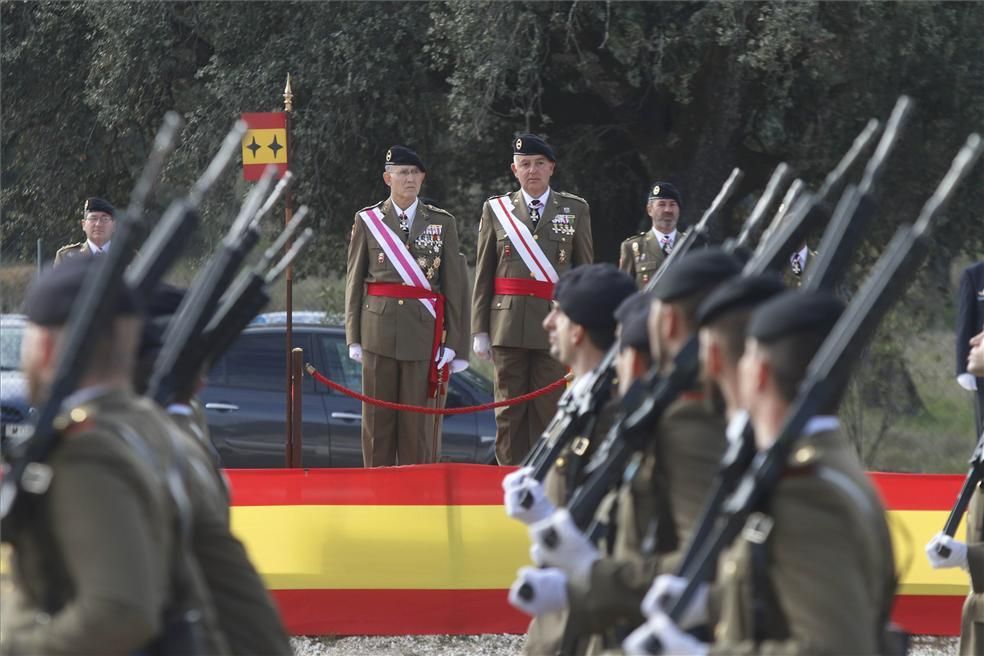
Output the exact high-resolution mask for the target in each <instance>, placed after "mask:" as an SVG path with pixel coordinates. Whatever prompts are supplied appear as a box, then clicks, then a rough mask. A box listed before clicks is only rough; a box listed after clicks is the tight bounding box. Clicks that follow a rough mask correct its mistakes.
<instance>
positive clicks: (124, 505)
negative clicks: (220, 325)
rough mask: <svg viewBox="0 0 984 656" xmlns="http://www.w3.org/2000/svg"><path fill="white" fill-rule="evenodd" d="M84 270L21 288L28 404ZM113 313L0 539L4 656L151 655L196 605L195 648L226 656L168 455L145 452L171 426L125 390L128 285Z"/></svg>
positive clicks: (39, 392) (79, 262) (43, 381)
mask: <svg viewBox="0 0 984 656" xmlns="http://www.w3.org/2000/svg"><path fill="white" fill-rule="evenodd" d="M92 261H93V260H92V259H91V258H74V259H73V260H71V261H68V262H65V263H64V264H63V265H62V266H60V267H58V268H53V269H50V270H48V271H46V272H45V273H43V274H42V275H41V276H40V277H39V278H38V280H37V281H36V282H35V284H34V285H33V286H32V287H31V289H30V290H29V291H28V293H27V296H26V299H25V303H24V313H25V314H26V315H27V320H28V323H27V327H26V330H25V334H24V340H23V345H22V362H23V370H24V372H25V374H26V376H27V379H28V387H29V391H30V397H31V400H32V402H33V403H34V404H38V403H39V402H41V401H43V400H44V397H45V396H46V395H47V390H48V389H49V388H50V386H51V385H52V383H53V376H54V374H55V368H56V362H57V359H58V357H57V356H58V352H59V349H60V348H61V346H62V344H63V340H64V338H65V335H64V331H63V327H64V326H65V324H66V322H67V320H68V316H69V313H70V311H71V308H72V305H73V303H74V301H75V300H76V299H77V298H78V295H79V292H80V290H81V287H82V283H83V282H84V280H85V278H86V275H87V273H88V272H89V271H91V269H92V267H91V266H89V265H90V264H91V263H92ZM110 312H112V315H113V319H112V321H110V322H109V323H108V325H107V327H106V328H105V329H104V330H103V331H102V332H101V333H100V334H99V335H98V337H97V338H96V339H95V340H94V341H93V342H92V343H90V344H88V345H87V348H88V349H89V350H90V354H89V362H88V364H87V365H86V369H85V371H84V372H82V374H81V378H80V382H79V386H78V389H77V390H76V391H75V392H74V393H73V394H71V395H70V396H69V397H68V398H66V399H65V402H64V405H63V410H64V414H63V415H62V417H61V418H60V419H59V420H57V421H56V426H59V430H60V431H61V432H62V439H61V440H60V441H59V442H58V443H57V445H56V446H55V449H54V451H53V453H52V454H51V455H50V457H49V458H48V460H47V461H46V464H47V465H49V466H50V468H51V472H52V476H51V481H50V485H49V487H48V489H47V491H46V493H45V494H43V495H39V496H37V497H32V498H30V499H27V500H25V502H26V503H31V504H32V508H31V511H30V514H29V515H27V516H26V519H25V520H24V523H23V525H20V526H18V527H16V529H15V530H14V531H12V532H7V533H5V534H4V536H3V539H4V540H5V541H8V542H10V543H11V545H12V546H13V567H12V577H13V589H12V590H9V591H7V593H6V594H4V595H3V598H2V600H0V607H2V612H3V619H2V621H0V626H2V632H0V633H2V636H0V651H2V653H4V654H48V653H59V654H70V653H74V654H96V653H98V654H119V655H121V656H122V655H125V654H133V653H137V652H143V651H147V652H153V651H154V650H155V649H157V644H158V642H157V641H158V640H160V639H162V638H163V637H164V633H165V631H168V630H169V629H171V628H173V625H172V624H171V621H170V620H171V618H173V615H174V613H175V611H176V610H178V609H197V610H198V611H200V612H201V628H202V630H203V637H204V644H203V645H202V646H201V648H202V649H203V650H204V651H205V652H206V653H210V654H211V653H220V654H221V653H226V651H227V646H226V643H225V640H224V638H223V636H222V634H221V632H220V631H219V629H218V627H217V625H216V623H215V613H214V609H213V607H212V605H211V601H210V599H209V596H208V593H207V592H206V591H205V589H204V585H203V583H202V580H201V573H200V571H199V570H198V566H197V563H196V562H194V560H193V558H192V557H191V556H190V555H189V554H188V553H187V551H186V550H185V549H184V548H183V547H182V546H181V545H182V543H183V537H187V536H186V535H183V534H182V533H181V532H180V531H179V529H178V528H177V527H178V526H179V525H180V524H181V521H180V520H179V518H183V517H184V516H185V515H184V513H183V511H182V510H181V506H180V505H179V504H178V503H177V501H176V499H177V493H176V492H173V490H175V489H177V488H179V487H180V484H175V485H174V486H173V487H172V486H171V485H169V483H171V482H173V480H172V481H168V480H166V478H170V474H165V472H175V471H177V470H178V467H179V465H178V456H177V454H176V453H175V452H174V451H172V450H164V449H160V450H158V449H156V448H154V445H159V444H164V443H167V441H168V440H169V439H170V434H171V433H172V432H173V431H175V430H176V429H174V427H173V424H171V423H170V422H169V421H168V420H167V419H166V417H165V416H164V415H163V413H162V412H161V411H160V409H159V408H157V407H156V406H155V405H154V404H153V403H151V402H150V401H148V400H146V399H141V398H139V397H137V396H136V395H134V394H133V392H132V390H131V380H132V375H133V365H134V359H135V357H136V347H137V343H138V341H139V338H140V320H139V318H138V317H137V316H136V301H135V299H134V298H133V297H132V296H131V295H130V294H129V293H128V292H126V291H125V290H124V292H122V293H121V294H120V295H119V297H118V298H116V299H113V301H112V303H111V308H110ZM182 616H183V617H184V615H182ZM166 619H167V620H168V621H165V620H166Z"/></svg>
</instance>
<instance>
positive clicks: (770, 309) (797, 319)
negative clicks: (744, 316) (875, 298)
mask: <svg viewBox="0 0 984 656" xmlns="http://www.w3.org/2000/svg"><path fill="white" fill-rule="evenodd" d="M843 311H844V304H843V303H842V302H841V301H840V299H838V298H837V297H836V296H834V295H833V294H831V293H829V292H823V291H820V292H801V291H787V292H784V293H782V294H780V295H778V296H776V297H774V298H772V299H770V300H769V301H766V302H765V303H763V304H762V305H761V306H760V307H759V308H758V309H756V310H755V312H754V313H752V318H751V319H750V320H749V322H748V332H747V334H748V336H749V337H753V338H755V339H756V340H758V341H760V342H762V343H763V344H768V343H770V342H774V341H776V340H779V339H782V338H783V337H790V336H792V335H796V334H797V333H805V332H816V333H821V334H826V333H828V332H830V329H831V328H833V327H834V324H835V323H837V320H838V319H839V318H840V316H841V313H842V312H843Z"/></svg>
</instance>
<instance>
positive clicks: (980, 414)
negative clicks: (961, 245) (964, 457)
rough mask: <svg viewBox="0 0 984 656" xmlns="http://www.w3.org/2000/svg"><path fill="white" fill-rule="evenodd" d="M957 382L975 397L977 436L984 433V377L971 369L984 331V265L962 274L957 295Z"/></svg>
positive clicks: (971, 267) (970, 267)
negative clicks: (973, 344) (973, 343)
mask: <svg viewBox="0 0 984 656" xmlns="http://www.w3.org/2000/svg"><path fill="white" fill-rule="evenodd" d="M956 323H957V349H956V354H957V383H959V384H960V386H961V387H962V388H964V389H965V390H967V391H968V392H972V393H973V394H974V416H975V417H976V420H977V421H976V427H977V428H976V430H975V435H976V436H977V437H980V434H981V433H982V432H984V377H982V376H981V375H980V374H978V375H976V376H975V375H974V374H972V373H971V372H970V369H969V368H968V367H967V358H968V355H969V353H970V339H971V337H973V336H974V335H976V334H978V333H979V332H980V331H981V330H982V329H984V262H977V263H976V264H971V265H970V266H969V267H967V268H966V269H964V270H963V273H962V274H961V275H960V291H959V292H958V293H957V322H956Z"/></svg>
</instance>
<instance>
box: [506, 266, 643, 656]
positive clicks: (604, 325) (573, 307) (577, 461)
mask: <svg viewBox="0 0 984 656" xmlns="http://www.w3.org/2000/svg"><path fill="white" fill-rule="evenodd" d="M634 288H635V287H634V285H633V283H632V279H631V278H630V277H629V276H627V275H626V274H624V273H622V272H621V271H619V270H618V269H616V268H615V267H614V266H613V265H611V264H590V265H585V266H581V267H577V268H576V269H571V270H570V271H567V272H566V273H564V274H563V275H562V276H560V279H559V280H558V281H557V285H556V286H555V287H554V296H555V299H554V302H553V305H552V308H551V310H550V313H549V314H547V317H546V319H544V321H543V328H544V329H545V330H546V331H547V336H548V340H549V342H550V354H551V355H552V356H553V357H555V358H556V359H557V360H559V361H560V362H562V363H563V364H565V365H567V366H569V367H570V368H571V371H572V372H573V373H574V382H573V383H572V385H571V389H570V391H569V393H571V394H579V393H582V392H583V388H584V387H585V385H586V384H588V383H590V382H591V377H590V376H589V375H588V374H590V373H591V371H592V370H594V369H595V368H596V367H597V366H598V365H599V364H600V363H601V361H602V359H604V357H605V352H606V351H607V350H608V349H609V348H611V346H612V344H614V343H615V310H616V308H617V307H618V306H619V304H620V303H621V302H622V300H623V299H625V298H627V297H628V296H629V295H630V294H632V292H633V289H634ZM616 409H617V403H616V402H615V401H614V400H611V401H609V402H608V403H607V404H606V405H605V407H603V408H602V411H601V413H600V415H599V417H598V420H597V422H596V423H595V425H594V427H593V430H592V431H591V433H590V434H588V435H584V436H580V437H578V438H577V439H576V440H575V441H574V442H573V443H572V444H571V445H570V446H568V447H567V448H566V449H565V450H564V451H562V452H561V454H560V456H559V457H558V458H557V460H556V462H555V463H554V465H553V467H552V468H551V470H550V471H549V472H548V473H547V477H546V480H545V481H544V484H543V485H542V486H541V485H540V484H539V483H538V482H537V481H536V480H535V479H533V478H531V477H530V474H532V470H531V469H529V468H523V469H520V470H518V471H517V472H514V473H512V474H509V475H508V476H506V477H505V479H503V489H504V490H505V506H506V513H507V514H508V515H509V516H510V517H513V518H515V519H518V520H519V521H521V522H523V523H524V524H531V523H533V522H535V521H539V520H541V519H544V518H546V517H547V516H548V515H549V514H550V513H551V512H553V510H554V508H555V507H556V506H558V505H561V504H564V503H566V502H567V497H568V495H569V492H570V490H572V489H573V488H574V487H575V486H576V485H578V484H580V483H581V481H582V478H583V476H582V475H583V467H584V465H585V464H586V463H587V460H588V458H590V457H591V454H592V453H593V452H594V449H595V447H596V446H597V443H598V442H599V441H600V440H601V439H602V438H603V437H604V436H605V434H606V433H607V432H608V429H609V427H610V426H611V424H612V422H613V421H614V418H615V412H616ZM527 495H529V498H531V499H532V500H533V504H532V505H531V506H530V507H529V508H525V507H524V506H523V505H522V501H523V499H524V498H526V497H527ZM565 581H566V577H565V576H564V573H563V572H562V571H560V570H559V569H542V570H537V569H533V568H531V567H524V568H522V569H521V570H520V571H519V579H518V580H517V581H516V583H515V584H514V585H513V589H512V590H511V591H510V595H509V600H510V603H512V604H513V605H514V606H516V607H517V608H519V609H520V610H522V611H523V612H525V613H527V614H529V615H532V616H533V618H534V619H533V622H532V623H531V624H530V628H529V632H528V634H527V639H526V643H525V644H524V646H523V652H524V653H526V654H532V655H536V654H549V653H556V652H557V651H559V649H560V644H561V638H562V636H563V631H564V626H565V625H566V620H567V613H566V612H564V608H565V607H566V605H567V603H566V594H565V593H564V588H565ZM524 583H529V584H530V585H532V586H533V589H534V597H533V598H534V603H533V604H527V603H526V602H525V601H524V600H523V599H522V598H520V597H519V595H518V590H519V587H520V586H522V585H523V584H524ZM549 590H553V591H556V592H557V594H556V595H555V596H554V597H552V598H551V597H550V596H549V592H548V591H549Z"/></svg>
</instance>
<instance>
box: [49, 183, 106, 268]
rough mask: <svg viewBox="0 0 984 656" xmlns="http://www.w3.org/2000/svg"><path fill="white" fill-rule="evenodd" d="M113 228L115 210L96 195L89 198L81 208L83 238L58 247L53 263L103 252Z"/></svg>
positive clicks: (56, 263)
mask: <svg viewBox="0 0 984 656" xmlns="http://www.w3.org/2000/svg"><path fill="white" fill-rule="evenodd" d="M115 229H116V210H115V209H114V208H113V206H112V204H110V202H109V201H108V200H105V199H103V198H99V197H97V196H93V197H92V198H89V199H88V200H86V201H85V206H84V207H83V209H82V232H84V233H85V239H84V240H83V241H79V242H76V243H74V244H69V245H67V246H62V247H61V248H59V249H58V252H57V253H55V262H54V264H55V265H58V264H61V263H62V262H64V261H65V260H66V259H69V258H73V257H79V256H86V255H93V254H97V253H105V252H106V251H108V250H109V244H110V242H111V241H112V240H113V231H114V230H115Z"/></svg>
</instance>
